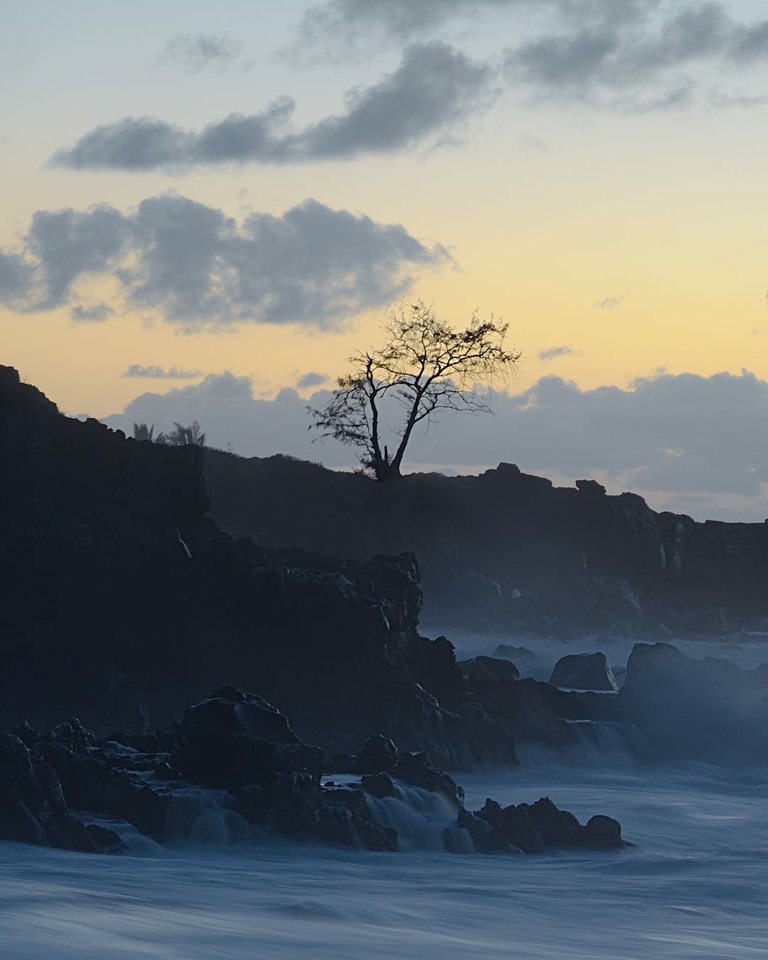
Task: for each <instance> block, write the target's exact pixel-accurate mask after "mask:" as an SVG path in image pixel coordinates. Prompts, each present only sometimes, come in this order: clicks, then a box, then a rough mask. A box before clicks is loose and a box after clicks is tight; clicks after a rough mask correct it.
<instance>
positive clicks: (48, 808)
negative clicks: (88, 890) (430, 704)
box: [0, 687, 624, 853]
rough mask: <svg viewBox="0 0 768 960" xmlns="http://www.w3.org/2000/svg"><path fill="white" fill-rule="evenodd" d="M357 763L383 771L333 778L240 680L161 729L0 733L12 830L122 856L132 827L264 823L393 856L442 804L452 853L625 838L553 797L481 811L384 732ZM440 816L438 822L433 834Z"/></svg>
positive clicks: (2, 825) (7, 828) (214, 832)
mask: <svg viewBox="0 0 768 960" xmlns="http://www.w3.org/2000/svg"><path fill="white" fill-rule="evenodd" d="M350 762H351V765H352V766H353V767H356V768H357V769H362V768H365V769H366V770H368V771H369V772H368V773H366V774H364V775H363V776H362V778H361V780H360V781H358V782H352V783H345V784H338V783H335V782H332V781H326V782H325V783H323V781H322V776H321V773H322V765H323V764H322V753H321V751H320V749H319V748H318V747H314V746H311V745H309V744H306V743H304V742H302V741H301V740H300V739H299V738H298V737H297V736H296V734H295V733H294V731H293V729H292V728H291V726H290V724H289V723H288V721H287V719H286V718H285V716H283V714H281V713H280V711H278V710H277V709H276V708H275V707H274V706H272V705H271V704H270V703H269V702H267V701H266V700H264V699H263V698H262V697H259V696H257V695H255V694H249V693H244V692H243V691H241V690H238V689H235V688H232V687H225V688H221V689H219V690H217V691H216V692H215V693H214V694H213V695H212V696H211V697H208V698H206V699H205V700H203V701H201V702H200V703H198V704H196V705H195V706H193V707H190V708H189V709H188V710H187V711H186V712H185V714H184V716H183V718H182V720H181V722H179V723H176V724H173V725H172V726H171V727H169V728H167V729H166V730H163V731H160V732H158V733H156V734H151V735H130V734H119V733H118V734H114V735H113V736H112V737H111V738H110V739H108V740H103V741H98V740H97V739H96V738H95V737H94V735H93V734H92V733H91V732H90V731H89V730H87V729H86V728H85V727H84V726H83V725H82V724H81V723H80V722H79V721H78V720H70V721H67V722H65V723H63V724H60V725H59V726H58V727H56V728H54V729H53V730H52V731H51V732H50V733H47V734H39V733H37V732H36V731H35V730H34V729H33V728H32V727H30V726H29V725H28V724H21V725H20V726H18V727H17V728H16V731H15V732H14V733H8V734H4V735H2V736H0V838H2V839H11V840H18V841H23V842H27V843H36V844H41V845H47V846H53V847H60V848H66V849H72V850H79V851H86V852H92V853H95V852H109V853H113V852H118V851H120V850H121V849H123V848H124V842H125V841H124V838H126V837H130V835H131V834H130V831H133V832H134V834H135V833H136V832H138V833H139V834H143V835H144V836H146V837H149V838H151V839H152V840H154V841H156V842H159V843H163V842H169V841H170V842H173V841H179V840H185V839H191V840H198V841H199V840H201V839H205V838H206V837H207V838H209V839H213V840H214V841H215V842H219V843H221V842H237V841H238V840H240V841H242V840H245V839H248V838H249V836H250V838H251V839H252V840H253V839H254V834H253V831H254V829H255V830H260V831H267V832H269V833H273V834H280V835H282V836H286V837H293V838H295V839H301V840H312V841H320V842H325V843H335V844H341V845H344V846H350V847H364V848H366V849H369V850H382V851H383V850H397V849H399V847H400V839H401V838H400V836H399V825H400V822H401V820H402V817H403V811H406V812H407V824H408V838H409V842H410V843H411V844H412V843H413V842H414V827H413V823H414V817H415V818H417V823H418V817H419V816H421V815H422V814H423V812H424V811H425V810H430V811H433V812H434V811H437V812H438V813H439V815H440V816H442V818H443V822H442V823H438V826H437V829H438V831H439V832H438V840H439V842H440V845H441V847H442V848H444V849H446V850H451V851H471V850H473V849H474V850H477V851H498V850H510V849H519V850H523V851H525V852H530V853H533V852H536V851H538V850H543V849H546V848H549V847H573V846H582V847H593V848H596V849H609V848H620V847H621V846H623V845H624V842H623V840H622V838H621V830H620V827H619V825H618V824H617V823H616V822H615V821H612V820H610V819H609V818H607V817H593V818H592V820H590V821H589V823H588V824H587V825H586V826H581V825H580V824H579V823H578V822H577V821H576V819H575V818H574V817H573V816H572V815H571V814H568V813H565V812H564V811H560V810H558V809H557V808H556V807H555V806H554V804H552V803H551V801H549V800H540V801H538V802H537V803H535V804H533V805H531V806H530V807H529V806H527V805H525V804H522V805H520V806H519V807H507V808H506V809H502V808H501V807H499V806H498V805H496V804H493V802H492V801H488V802H487V803H486V805H485V807H484V808H483V810H481V811H479V812H478V813H472V812H470V811H468V810H466V809H465V807H464V802H463V801H464V794H463V791H462V790H461V788H460V787H459V786H457V784H456V783H455V782H454V781H453V780H452V778H451V777H449V776H448V775H447V774H445V773H443V772H442V771H440V770H439V769H438V768H436V767H435V766H434V764H433V763H432V762H431V760H430V759H429V757H428V756H427V755H426V754H425V753H423V752H422V753H414V752H409V751H399V750H398V749H397V747H396V746H395V745H394V744H393V743H392V742H391V741H389V740H387V739H386V738H384V737H381V736H377V737H374V738H371V739H370V740H369V741H368V743H367V744H366V745H365V747H364V749H363V751H361V753H360V754H359V756H357V757H352V758H351V761H350ZM377 765H380V766H381V769H380V770H375V769H374V768H375V767H376V766H377ZM433 819H434V818H432V819H428V818H425V819H424V833H425V837H426V838H427V839H430V838H431V839H434V830H435V827H434V822H433ZM416 832H417V834H418V829H417V831H416ZM416 842H418V836H417V837H416Z"/></svg>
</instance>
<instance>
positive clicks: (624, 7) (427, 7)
mask: <svg viewBox="0 0 768 960" xmlns="http://www.w3.org/2000/svg"><path fill="white" fill-rule="evenodd" d="M657 5H658V0H416V2H414V0H383V2H378V3H377V2H371V0H326V2H324V3H316V4H314V5H313V6H311V7H310V8H309V9H308V10H307V11H306V12H305V14H304V15H303V17H302V19H301V22H300V24H299V28H298V31H297V42H296V43H295V44H294V45H293V47H292V48H291V50H292V52H295V51H296V50H297V49H302V48H303V49H306V48H320V49H325V50H327V49H329V48H331V49H340V48H344V47H346V48H348V47H349V44H350V43H358V42H360V41H361V40H363V41H365V40H368V41H370V40H371V39H372V38H375V40H377V41H380V40H381V39H390V40H393V41H395V42H399V43H402V42H403V41H404V40H409V39H411V38H413V37H423V36H424V35H425V33H426V34H429V33H434V32H435V31H438V30H439V29H440V28H441V27H443V26H444V25H445V24H447V23H450V22H451V21H454V20H464V21H469V20H475V19H476V18H477V17H478V15H482V14H484V13H493V12H501V13H518V12H531V11H533V12H536V13H540V11H542V10H544V11H545V12H551V13H555V14H557V15H559V16H561V17H562V18H564V19H565V20H566V21H576V22H579V23H585V22H586V23H594V22H597V23H608V24H618V23H627V22H634V21H636V20H638V19H643V18H644V17H645V16H646V15H647V13H648V11H649V10H650V9H652V8H653V7H656V6H657Z"/></svg>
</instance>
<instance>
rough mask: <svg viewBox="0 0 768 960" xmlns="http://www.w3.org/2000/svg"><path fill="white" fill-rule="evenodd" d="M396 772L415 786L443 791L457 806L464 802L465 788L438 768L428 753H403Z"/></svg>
mask: <svg viewBox="0 0 768 960" xmlns="http://www.w3.org/2000/svg"><path fill="white" fill-rule="evenodd" d="M394 774H395V777H396V778H397V779H398V780H403V781H404V782H405V783H410V784H412V785H413V786H414V787H421V788H422V790H429V791H430V792H432V793H442V794H443V795H444V796H446V797H447V798H448V799H449V800H450V801H452V802H453V803H455V804H456V806H457V807H460V806H461V805H462V804H463V803H464V790H463V789H462V788H461V787H460V786H458V785H457V783H456V782H455V781H454V780H453V779H452V778H451V777H449V776H448V774H447V773H443V772H442V770H438V769H437V767H436V766H435V765H434V764H433V763H432V761H431V760H430V759H429V757H428V756H427V754H426V753H401V754H400V761H399V763H398V765H397V769H396V770H395V771H394Z"/></svg>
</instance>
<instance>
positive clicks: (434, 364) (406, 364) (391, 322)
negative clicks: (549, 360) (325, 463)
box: [309, 300, 521, 480]
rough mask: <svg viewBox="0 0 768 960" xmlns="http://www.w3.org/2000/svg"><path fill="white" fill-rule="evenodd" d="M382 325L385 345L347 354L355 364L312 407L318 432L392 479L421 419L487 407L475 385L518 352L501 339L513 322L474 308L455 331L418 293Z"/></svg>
mask: <svg viewBox="0 0 768 960" xmlns="http://www.w3.org/2000/svg"><path fill="white" fill-rule="evenodd" d="M384 330H385V333H386V338H385V341H384V343H383V345H382V346H381V347H379V348H378V349H375V350H368V351H365V352H359V353H356V354H355V355H354V356H352V357H350V360H349V362H350V364H351V367H352V369H351V370H350V372H349V373H347V374H345V375H344V376H341V377H339V378H338V379H337V381H336V389H335V390H334V391H333V395H332V397H331V398H330V400H329V401H328V402H327V403H326V404H325V405H323V406H321V407H311V408H309V412H310V415H311V417H312V424H311V427H312V428H314V429H316V430H318V431H319V432H320V434H321V436H323V437H332V438H333V439H334V440H338V441H340V442H341V443H345V444H348V445H349V446H352V447H356V448H357V450H358V454H357V456H358V459H359V461H360V463H361V464H362V465H363V466H364V467H365V468H367V469H368V470H370V471H371V472H372V473H373V475H374V476H375V477H376V479H377V480H393V479H397V478H398V477H400V476H401V468H402V464H403V458H404V456H405V451H406V449H407V447H408V444H409V443H410V441H411V438H412V436H413V432H414V429H415V428H416V427H417V426H418V425H419V424H420V423H424V422H429V421H430V420H431V418H433V417H434V416H436V415H437V414H438V413H439V412H440V411H446V410H447V411H453V412H457V413H459V412H464V413H489V412H490V406H489V404H488V401H487V400H486V399H485V398H484V397H483V396H481V395H480V394H479V393H478V392H477V389H476V388H477V386H478V385H479V384H481V383H483V384H485V385H486V386H488V387H490V386H492V385H493V383H494V382H496V381H498V380H499V379H500V378H502V377H503V376H504V374H505V373H507V372H508V371H509V370H510V369H513V368H514V367H515V365H516V363H517V361H518V360H519V359H520V356H521V354H520V352H519V351H516V350H508V349H506V348H505V346H504V338H505V336H506V334H507V330H508V324H506V323H500V322H497V321H496V320H494V319H493V318H491V319H490V320H481V319H480V318H479V317H478V316H477V314H473V315H472V317H471V319H470V322H469V325H468V326H467V327H466V328H465V329H463V330H454V329H453V328H452V327H450V326H449V325H448V324H447V323H446V322H445V321H443V320H441V319H440V318H439V317H438V316H437V315H436V314H435V312H434V311H433V309H432V307H431V306H428V305H427V304H425V303H424V302H423V301H420V300H419V301H417V302H416V303H412V304H409V305H406V306H402V307H400V308H398V309H395V310H393V311H392V312H391V313H390V314H389V316H388V318H387V321H386V323H385V325H384ZM390 399H394V400H396V401H397V403H398V404H399V406H400V410H401V417H400V422H399V427H398V428H397V429H396V430H395V439H394V444H393V450H392V451H390V449H389V445H388V444H387V443H386V442H385V434H384V421H383V415H384V410H385V408H386V406H387V403H388V401H389V400H390Z"/></svg>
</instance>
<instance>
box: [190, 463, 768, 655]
mask: <svg viewBox="0 0 768 960" xmlns="http://www.w3.org/2000/svg"><path fill="white" fill-rule="evenodd" d="M206 477H207V489H208V492H209V495H210V497H211V502H212V515H213V516H214V517H215V518H216V520H217V521H218V522H219V523H220V524H221V525H222V527H224V529H226V530H228V531H230V532H231V533H236V534H240V535H243V534H248V535H250V536H252V537H254V538H255V539H256V540H258V542H259V543H261V544H263V545H265V546H276V545H286V544H293V545H296V546H300V547H302V548H304V549H308V550H323V551H329V552H332V553H337V554H340V555H343V556H350V557H364V556H367V555H368V554H370V553H371V552H373V551H374V550H376V551H379V550H381V551H386V552H393V553H399V552H401V551H406V550H407V551H410V552H412V553H414V554H415V555H416V557H417V558H418V562H419V566H420V569H421V574H422V582H423V586H424V594H425V605H424V611H423V618H424V619H425V621H426V622H427V623H430V624H436V625H439V626H440V627H441V628H442V629H450V628H451V627H456V628H464V629H471V630H478V631H481V630H501V631H504V632H505V633H508V634H512V633H520V634H528V635H554V636H562V637H572V636H574V635H577V634H580V633H583V634H588V633H599V632H601V631H608V632H609V633H612V634H614V635H617V636H630V637H638V638H650V639H663V638H665V637H668V636H678V637H702V638H711V637H719V636H735V635H739V634H741V632H742V631H743V630H748V631H749V630H757V631H759V630H762V629H764V628H765V625H766V623H768V620H766V619H765V618H766V617H768V600H767V599H766V596H767V594H766V586H767V585H768V524H729V523H718V522H707V523H697V522H695V521H694V520H692V519H691V518H690V517H687V516H683V515H676V514H672V513H656V512H655V511H653V510H651V509H650V508H649V507H648V506H647V504H646V503H645V501H644V500H643V499H642V498H641V497H638V496H636V495H634V494H631V493H624V494H621V495H620V496H607V495H606V493H605V490H604V489H603V488H602V487H601V486H600V485H599V484H597V483H595V482H593V481H578V482H577V484H576V486H575V487H574V488H556V487H553V486H552V484H551V483H550V481H548V480H546V479H543V478H541V477H534V476H528V475H526V474H523V473H521V472H520V470H518V468H517V467H515V466H513V465H511V464H500V465H499V466H498V467H497V468H496V469H495V470H488V471H487V472H486V473H484V474H483V475H482V476H479V477H442V476H438V475H416V476H410V477H406V478H405V479H404V480H403V481H402V483H399V484H389V485H386V484H376V483H372V482H371V481H369V480H367V479H365V478H364V477H362V476H359V475H353V474H340V473H334V472H332V471H328V470H325V469H323V468H322V467H319V466H317V465H315V464H310V463H304V462H300V461H295V460H291V459H289V458H285V457H271V458H268V459H258V458H253V459H242V458H239V457H235V456H233V455H231V454H225V453H220V452H215V451H208V453H207V459H206Z"/></svg>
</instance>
